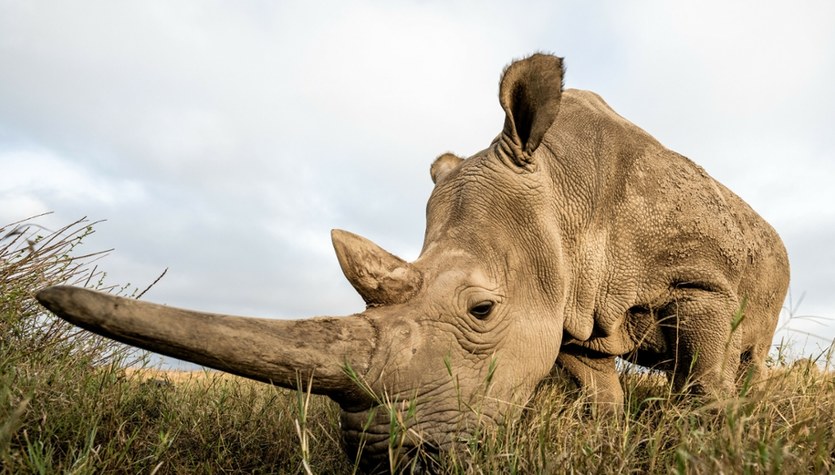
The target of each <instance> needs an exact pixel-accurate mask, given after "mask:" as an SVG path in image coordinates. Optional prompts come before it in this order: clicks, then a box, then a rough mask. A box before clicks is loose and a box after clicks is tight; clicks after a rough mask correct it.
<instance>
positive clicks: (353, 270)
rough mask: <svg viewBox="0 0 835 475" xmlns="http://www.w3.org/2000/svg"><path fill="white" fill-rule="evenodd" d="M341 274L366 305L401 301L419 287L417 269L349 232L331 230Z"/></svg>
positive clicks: (419, 280) (408, 297) (375, 305)
mask: <svg viewBox="0 0 835 475" xmlns="http://www.w3.org/2000/svg"><path fill="white" fill-rule="evenodd" d="M331 238H332V240H333V248H334V249H335V250H336V257H337V259H339V265H340V266H341V267H342V273H344V274H345V277H346V278H347V279H348V281H349V282H351V285H353V286H354V288H355V289H356V290H357V292H359V294H360V296H362V299H363V300H365V303H366V304H368V306H370V307H377V306H380V305H390V304H395V303H402V302H405V301H406V300H408V299H410V298H411V297H412V296H414V294H415V293H417V291H418V290H419V289H420V285H421V283H422V280H423V279H422V276H421V274H420V272H419V271H418V270H417V269H415V268H414V266H412V265H411V264H409V263H408V262H406V261H404V260H403V259H401V258H399V257H397V256H395V255H392V254H390V253H388V252H387V251H385V250H384V249H383V248H381V247H380V246H378V245H376V244H374V243H373V242H371V241H369V240H368V239H365V238H364V237H361V236H357V235H356V234H353V233H349V232H348V231H342V230H339V229H334V230H333V231H331Z"/></svg>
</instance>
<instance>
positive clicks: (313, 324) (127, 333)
mask: <svg viewBox="0 0 835 475" xmlns="http://www.w3.org/2000/svg"><path fill="white" fill-rule="evenodd" d="M561 83H562V65H561V60H560V59H559V58H556V57H553V56H544V55H537V56H534V57H531V58H529V59H527V60H524V61H521V62H517V63H514V64H512V65H511V66H510V67H509V68H508V69H507V70H506V72H505V74H504V77H503V79H502V82H501V105H502V107H503V108H504V110H505V112H506V113H507V116H506V118H505V124H504V130H503V132H502V133H501V135H500V136H499V137H498V138H497V139H496V140H495V141H494V143H493V144H492V145H491V146H490V147H489V148H488V149H486V150H484V151H482V152H479V153H477V154H476V155H474V156H473V157H471V158H469V159H468V160H463V159H461V158H458V157H455V156H454V155H451V154H445V155H443V156H441V157H440V158H438V159H437V160H436V161H435V163H434V164H433V165H432V167H431V176H432V179H433V180H434V181H435V183H436V187H435V189H434V191H433V193H432V196H431V198H430V200H429V204H428V211H427V214H428V216H427V223H428V224H427V229H426V235H425V243H424V246H423V250H422V252H421V254H420V256H419V257H418V259H417V260H416V261H414V262H411V263H409V262H405V261H403V260H402V259H400V258H398V257H396V256H394V255H392V254H390V253H388V252H386V251H385V250H383V249H381V248H380V247H378V246H377V245H375V244H373V243H372V242H370V241H368V240H366V239H364V238H362V237H360V236H357V235H354V234H351V233H348V232H345V231H340V230H335V231H333V233H332V239H333V244H334V248H335V250H336V254H337V257H338V259H339V263H340V265H341V267H342V270H343V272H344V274H345V276H346V277H347V278H348V280H349V281H350V282H351V284H352V285H353V286H354V288H355V289H356V290H357V292H359V294H360V295H361V296H362V298H363V299H364V300H365V302H366V303H367V308H366V310H365V311H364V312H362V313H360V314H356V315H351V316H347V317H337V318H331V317H319V318H311V319H306V320H274V319H259V318H243V317H234V316H223V315H215V314H205V313H200V312H194V311H188V310H180V309H176V308H171V307H167V306H162V305H155V304H152V303H145V302H139V301H136V300H130V299H125V298H119V297H114V296H109V295H106V294H103V293H99V292H94V291H90V290H86V289H81V288H75V287H65V286H58V287H51V288H47V289H44V290H41V291H40V292H39V293H38V294H37V299H38V300H39V301H40V302H41V303H42V304H43V305H44V306H45V307H47V308H48V309H50V310H51V311H53V312H54V313H56V314H57V315H58V316H60V317H61V318H63V319H65V320H67V321H69V322H71V323H74V324H76V325H78V326H80V327H83V328H85V329H88V330H91V331H93V332H96V333H99V334H101V335H104V336H107V337H110V338H113V339H115V340H119V341H121V342H124V343H127V344H130V345H135V346H138V347H141V348H145V349H147V350H151V351H154V352H158V353H162V354H165V355H169V356H173V357H176V358H180V359H183V360H188V361H192V362H194V363H198V364H201V365H206V366H209V367H212V368H216V369H219V370H222V371H227V372H230V373H234V374H238V375H241V376H245V377H248V378H253V379H256V380H260V381H264V382H268V383H272V384H275V385H279V386H284V387H290V388H295V387H297V386H298V383H299V378H301V380H302V381H304V383H303V384H306V381H307V378H310V377H312V391H313V392H314V393H318V394H324V395H327V396H329V397H330V398H332V399H333V400H335V401H336V402H338V403H339V404H340V406H341V408H342V420H341V428H342V431H343V438H344V441H345V444H346V448H347V450H348V451H349V453H352V452H356V451H358V450H360V447H362V455H361V457H362V460H363V465H364V466H365V467H366V468H367V469H374V468H375V467H377V466H379V465H383V462H385V459H386V458H387V457H388V444H389V433H390V425H391V420H390V417H391V412H390V411H391V410H392V409H391V408H392V407H393V408H395V409H394V410H395V411H399V412H400V414H399V415H398V418H400V421H401V422H402V424H403V426H404V427H405V429H406V430H404V432H403V433H404V437H405V439H404V440H403V441H402V443H403V446H404V448H405V449H406V451H408V448H409V447H412V446H417V445H420V444H424V445H425V446H430V447H435V448H438V449H446V448H448V447H450V446H451V445H452V444H454V443H455V437H456V434H460V433H461V431H462V430H463V431H466V430H468V429H470V428H472V427H474V426H475V425H476V424H479V423H487V424H490V423H493V422H497V421H501V420H502V418H503V416H504V415H505V414H506V413H508V411H509V410H511V408H512V407H514V405H517V404H518V403H520V402H521V403H524V402H525V400H526V398H528V397H529V396H530V395H531V394H532V392H533V390H534V388H535V386H536V385H537V383H539V382H540V380H542V379H543V378H544V377H545V376H546V375H547V374H548V373H549V371H550V370H551V368H552V367H553V365H554V361H555V359H556V357H557V352H558V349H559V347H560V341H561V337H562V334H563V321H562V319H561V318H559V315H560V304H561V300H562V294H563V290H562V288H561V286H560V279H559V276H558V275H553V272H554V269H559V268H560V264H561V263H560V252H559V249H557V248H555V247H554V241H553V239H549V236H553V233H554V232H556V230H555V229H554V226H555V225H556V223H553V222H550V221H548V220H547V219H546V218H545V216H547V213H545V211H547V207H548V191H547V190H548V187H547V186H545V183H543V182H541V181H540V180H541V177H538V176H537V174H536V173H535V170H536V167H537V163H536V160H535V152H536V150H537V149H538V146H539V144H540V142H541V140H542V138H543V136H544V134H545V131H546V130H547V129H548V128H549V127H550V125H551V123H552V122H553V121H554V119H555V117H556V116H557V112H558V109H559V103H560V94H561ZM381 406H387V407H381ZM385 465H386V466H387V462H385Z"/></svg>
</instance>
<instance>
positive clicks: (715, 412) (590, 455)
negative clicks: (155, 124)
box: [0, 223, 835, 474]
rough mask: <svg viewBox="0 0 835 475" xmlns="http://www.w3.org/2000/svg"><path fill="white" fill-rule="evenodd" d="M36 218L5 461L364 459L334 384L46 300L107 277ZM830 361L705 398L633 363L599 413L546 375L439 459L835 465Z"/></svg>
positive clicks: (3, 311) (666, 469)
mask: <svg viewBox="0 0 835 475" xmlns="http://www.w3.org/2000/svg"><path fill="white" fill-rule="evenodd" d="M24 224H25V223H24ZM15 229H16V230H18V231H19V232H16V233H11V232H10V231H12V230H15ZM40 232H41V230H39V229H37V228H35V227H31V226H30V227H28V228H25V229H20V227H19V225H18V227H17V228H15V227H11V228H10V227H4V228H0V239H2V241H0V279H2V280H0V339H1V340H0V341H2V346H0V472H2V473H9V474H12V473H14V474H17V473H79V474H84V473H336V474H340V473H354V472H355V471H356V467H355V466H354V464H353V461H350V460H348V459H347V457H346V456H345V455H344V454H343V452H342V449H341V446H340V441H339V431H338V419H339V411H338V407H337V406H336V405H335V404H334V403H332V402H331V401H330V400H328V399H326V398H322V397H317V396H309V395H307V394H305V393H304V392H303V391H290V390H283V389H278V388H274V387H270V386H267V385H264V384H260V383H256V382H252V381H248V380H243V379H240V378H237V377H234V376H229V375H221V374H219V373H215V372H197V373H194V372H160V371H157V370H149V369H141V370H135V369H124V366H125V365H126V363H129V362H132V361H134V360H135V357H134V356H132V354H131V353H129V352H127V351H126V350H125V349H123V347H120V346H117V345H113V344H110V343H107V342H106V341H102V340H100V339H98V338H95V337H93V336H91V335H90V334H88V333H84V332H78V331H76V330H75V329H73V328H72V327H70V326H69V325H66V324H64V323H63V322H61V321H59V320H55V319H52V318H51V317H49V316H46V315H44V314H43V313H42V312H41V310H40V308H39V307H38V306H37V305H36V304H35V303H34V301H33V299H32V297H31V294H32V292H33V290H35V289H37V288H39V287H42V286H44V285H50V284H56V283H61V282H73V283H77V284H81V285H84V284H88V285H93V286H95V284H96V283H97V281H100V278H97V277H96V276H99V277H100V274H97V273H96V271H95V269H92V270H91V269H90V266H89V259H91V258H95V257H96V256H97V255H96V254H93V255H91V256H88V257H85V258H77V257H72V256H74V255H76V254H80V253H79V252H78V249H77V246H78V245H79V243H80V242H81V238H83V236H84V235H85V234H86V233H89V232H92V230H91V228H88V227H87V225H86V224H84V223H74V224H73V225H71V226H69V227H67V228H65V229H64V230H61V231H60V232H59V233H45V235H44V236H43V237H41V238H38V237H37V234H38V233H40ZM10 243H11V244H10ZM91 275H92V276H94V277H93V278H91V277H90V276H91ZM116 290H118V289H116ZM122 290H123V291H124V289H122ZM829 357H831V355H828V357H825V358H824V359H826V360H827V361H831V358H829ZM778 360H782V359H781V358H778ZM821 363H822V361H818V363H817V364H811V363H809V362H808V361H802V362H800V363H796V364H794V365H780V364H777V365H775V367H774V368H772V370H771V373H770V376H769V378H768V379H767V381H765V383H764V384H763V385H762V386H761V387H755V388H750V389H748V390H746V391H744V394H742V395H741V396H740V397H739V398H735V399H732V400H729V401H726V402H723V403H714V404H708V405H706V404H704V403H701V402H699V401H696V400H693V399H686V398H684V399H682V398H676V397H675V396H674V395H671V394H670V391H669V387H668V386H667V383H666V380H665V379H664V378H659V377H658V376H656V375H653V374H647V373H638V372H634V371H633V372H626V373H625V374H623V375H622V383H623V385H624V387H625V388H626V395H627V404H626V407H625V415H624V417H622V418H617V417H615V418H612V417H594V416H591V415H589V413H588V411H587V408H586V405H585V403H584V401H583V400H582V398H580V397H578V396H577V394H575V392H574V390H573V389H572V388H571V387H569V386H567V385H565V384H563V383H561V382H559V381H556V382H552V383H549V384H544V385H543V386H542V388H541V389H540V391H539V392H538V394H537V395H536V397H535V398H534V400H533V401H531V403H530V404H529V406H528V408H527V409H526V410H525V412H524V414H523V416H522V418H520V419H518V420H514V421H511V422H509V423H507V424H506V425H505V426H503V427H501V428H499V429H494V430H484V431H481V432H480V433H478V434H477V436H476V437H470V438H469V439H467V438H466V437H463V438H462V445H461V447H460V450H459V451H458V452H456V453H454V454H452V453H450V454H442V455H441V456H440V458H439V459H438V460H437V469H438V471H440V472H442V473H604V474H605V473H618V474H620V473H670V472H674V473H706V474H707V473H835V433H834V432H835V376H833V372H832V371H831V370H830V368H829V366H828V364H829V363H825V364H823V366H822V365H821Z"/></svg>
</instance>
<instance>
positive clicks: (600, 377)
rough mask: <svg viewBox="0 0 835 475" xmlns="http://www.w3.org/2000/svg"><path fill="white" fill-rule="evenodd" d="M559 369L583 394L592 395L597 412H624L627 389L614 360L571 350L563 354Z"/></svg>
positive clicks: (561, 353)
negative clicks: (623, 384)
mask: <svg viewBox="0 0 835 475" xmlns="http://www.w3.org/2000/svg"><path fill="white" fill-rule="evenodd" d="M557 365H559V366H560V368H562V369H563V370H565V371H566V372H568V374H569V375H570V376H571V378H572V379H573V380H574V381H575V382H576V383H577V384H578V385H579V386H580V390H581V391H583V392H584V393H586V394H587V395H588V397H589V398H590V401H591V402H592V403H593V405H594V407H595V409H596V410H597V411H600V412H603V413H617V412H620V411H622V409H623V388H622V387H621V385H620V380H619V379H618V372H617V370H616V369H615V357H614V356H607V355H600V356H592V355H590V354H589V350H585V349H583V348H579V347H572V346H567V347H563V348H562V349H561V350H560V354H559V355H558V356H557Z"/></svg>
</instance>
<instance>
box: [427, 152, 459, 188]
mask: <svg viewBox="0 0 835 475" xmlns="http://www.w3.org/2000/svg"><path fill="white" fill-rule="evenodd" d="M463 161H464V159H463V158H461V157H459V156H457V155H454V154H452V153H449V152H447V153H445V154H443V155H441V156H440V157H438V158H436V159H435V161H434V162H433V163H432V166H431V167H430V168H429V174H430V175H432V183H435V184H436V185H437V184H438V182H439V181H441V180H442V179H443V178H444V177H445V176H447V175H449V172H451V171H452V170H453V169H455V167H457V166H458V165H460V164H461V162H463Z"/></svg>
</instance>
